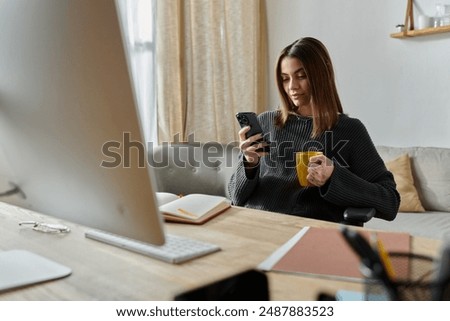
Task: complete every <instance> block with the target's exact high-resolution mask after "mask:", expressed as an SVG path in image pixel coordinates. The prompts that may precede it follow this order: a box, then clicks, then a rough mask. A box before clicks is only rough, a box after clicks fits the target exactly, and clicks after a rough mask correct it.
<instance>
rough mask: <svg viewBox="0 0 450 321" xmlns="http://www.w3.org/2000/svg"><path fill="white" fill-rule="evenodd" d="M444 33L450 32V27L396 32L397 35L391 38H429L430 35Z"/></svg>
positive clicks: (393, 34)
mask: <svg viewBox="0 0 450 321" xmlns="http://www.w3.org/2000/svg"><path fill="white" fill-rule="evenodd" d="M444 32H450V26H443V27H436V28H425V29H419V30H407V31H402V32H396V33H392V34H391V37H392V38H397V39H401V38H409V37H419V36H428V35H433V34H438V33H444Z"/></svg>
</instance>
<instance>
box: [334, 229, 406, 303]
mask: <svg viewBox="0 0 450 321" xmlns="http://www.w3.org/2000/svg"><path fill="white" fill-rule="evenodd" d="M341 232H342V235H343V236H344V238H345V240H346V241H347V243H348V244H349V245H350V247H351V248H352V249H353V250H354V251H355V252H356V253H357V254H358V255H359V257H360V258H361V262H362V263H363V264H364V265H365V266H366V267H367V268H368V269H369V270H370V271H371V272H372V273H373V275H374V277H375V278H377V279H379V280H380V281H381V282H382V283H383V284H384V286H385V287H386V289H387V291H388V293H389V297H390V298H391V299H392V300H397V299H398V291H397V288H396V287H395V285H394V283H393V282H392V280H391V279H390V277H389V275H388V273H387V272H386V269H385V267H384V265H383V262H382V261H381V258H380V256H379V255H378V253H377V252H375V251H374V250H373V248H372V247H371V246H370V244H369V243H368V242H367V240H366V239H365V238H364V237H362V236H361V235H360V234H359V233H358V232H356V231H354V230H350V229H348V228H347V227H342V229H341Z"/></svg>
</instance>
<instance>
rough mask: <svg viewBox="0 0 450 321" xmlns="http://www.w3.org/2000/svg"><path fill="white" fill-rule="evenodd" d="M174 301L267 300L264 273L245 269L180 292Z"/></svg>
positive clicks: (266, 283) (267, 288)
mask: <svg viewBox="0 0 450 321" xmlns="http://www.w3.org/2000/svg"><path fill="white" fill-rule="evenodd" d="M174 299H175V301H268V300H269V285H268V281H267V277H266V275H265V274H264V273H263V272H261V271H258V270H246V271H243V272H240V273H238V274H235V275H232V276H230V277H227V278H225V279H222V280H219V281H216V282H213V283H210V284H207V285H204V286H201V287H199V288H196V289H193V290H189V291H187V292H184V293H180V294H178V295H176V296H175V298H174Z"/></svg>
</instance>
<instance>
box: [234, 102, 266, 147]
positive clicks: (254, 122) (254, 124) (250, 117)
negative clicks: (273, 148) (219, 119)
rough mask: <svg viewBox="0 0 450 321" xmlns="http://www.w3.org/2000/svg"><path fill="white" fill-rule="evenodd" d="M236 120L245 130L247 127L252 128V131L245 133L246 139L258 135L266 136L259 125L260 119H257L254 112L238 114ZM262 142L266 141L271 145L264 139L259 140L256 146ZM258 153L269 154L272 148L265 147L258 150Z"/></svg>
mask: <svg viewBox="0 0 450 321" xmlns="http://www.w3.org/2000/svg"><path fill="white" fill-rule="evenodd" d="M236 119H237V121H238V122H239V125H240V126H241V128H243V127H245V126H250V130H249V131H248V132H246V133H245V137H246V138H249V137H251V136H254V135H256V134H264V133H263V130H262V128H261V126H260V125H259V122H258V118H257V117H256V114H255V113H254V112H249V111H248V112H239V113H237V114H236ZM261 141H265V142H266V143H268V144H269V145H270V142H269V141H267V140H266V139H264V138H262V139H260V140H258V141H257V142H255V143H254V144H257V143H259V142H261ZM257 151H258V152H259V151H264V152H267V153H268V152H269V151H270V146H265V147H264V148H262V149H260V150H257Z"/></svg>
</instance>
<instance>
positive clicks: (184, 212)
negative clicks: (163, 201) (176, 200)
mask: <svg viewBox="0 0 450 321" xmlns="http://www.w3.org/2000/svg"><path fill="white" fill-rule="evenodd" d="M177 211H178V212H180V213H181V214H184V215H187V216H190V217H193V218H197V215H195V214H193V213H191V212H189V211H186V210H185V209H182V208H177Z"/></svg>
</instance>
